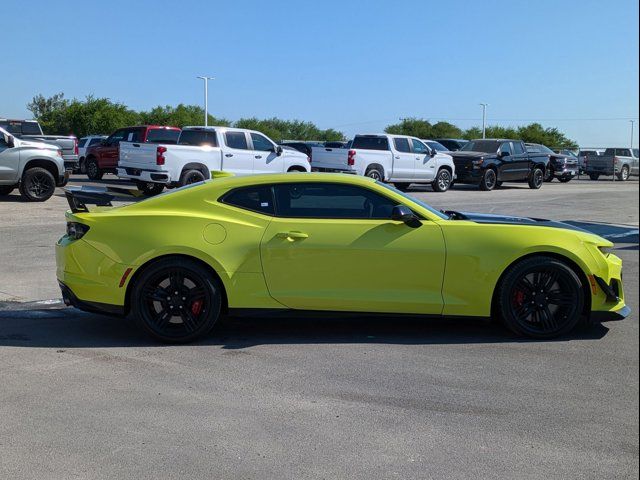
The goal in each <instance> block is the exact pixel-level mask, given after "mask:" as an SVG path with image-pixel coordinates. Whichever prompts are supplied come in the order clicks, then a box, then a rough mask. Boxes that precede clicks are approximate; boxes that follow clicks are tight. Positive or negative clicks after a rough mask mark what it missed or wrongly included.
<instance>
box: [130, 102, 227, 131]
mask: <svg viewBox="0 0 640 480" xmlns="http://www.w3.org/2000/svg"><path fill="white" fill-rule="evenodd" d="M140 119H141V122H142V123H144V124H148V125H169V126H174V127H180V128H182V127H185V126H187V125H204V109H203V108H202V107H200V106H197V105H184V104H182V103H181V104H179V105H178V106H177V107H172V106H170V105H166V106H164V107H162V106H157V107H155V108H153V109H151V110H149V111H148V112H140ZM207 123H208V125H217V126H229V125H231V123H230V122H229V121H228V120H225V119H223V118H219V119H218V118H215V117H214V116H213V115H208V117H207Z"/></svg>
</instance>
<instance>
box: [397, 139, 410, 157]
mask: <svg viewBox="0 0 640 480" xmlns="http://www.w3.org/2000/svg"><path fill="white" fill-rule="evenodd" d="M393 146H394V147H396V150H397V151H399V152H405V153H406V152H409V153H411V149H410V148H409V140H408V139H406V138H394V139H393Z"/></svg>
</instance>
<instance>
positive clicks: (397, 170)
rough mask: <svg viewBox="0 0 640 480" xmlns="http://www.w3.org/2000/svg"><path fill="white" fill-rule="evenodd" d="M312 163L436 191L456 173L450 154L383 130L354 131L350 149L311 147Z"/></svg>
mask: <svg viewBox="0 0 640 480" xmlns="http://www.w3.org/2000/svg"><path fill="white" fill-rule="evenodd" d="M311 167H312V169H313V170H317V171H330V172H344V173H353V174H356V175H365V176H367V177H371V178H375V179H376V180H380V181H385V182H391V183H393V184H395V186H396V187H397V188H399V189H400V190H406V189H407V188H409V186H410V185H411V184H412V183H423V184H424V183H426V184H430V185H431V186H432V187H433V189H434V190H435V191H436V192H445V191H447V190H448V189H449V187H450V186H451V185H452V184H453V180H454V179H455V173H456V171H455V165H454V164H453V158H452V157H451V155H447V154H445V153H442V152H437V151H436V150H434V149H431V148H430V147H428V146H427V145H425V144H424V142H423V141H422V140H420V139H419V138H415V137H408V136H406V135H390V134H386V133H382V134H375V135H356V136H355V137H354V139H353V142H352V143H351V146H350V148H349V149H345V148H326V147H314V148H313V149H312V150H311Z"/></svg>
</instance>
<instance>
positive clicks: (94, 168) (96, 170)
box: [84, 158, 104, 180]
mask: <svg viewBox="0 0 640 480" xmlns="http://www.w3.org/2000/svg"><path fill="white" fill-rule="evenodd" d="M84 163H85V166H84V168H85V171H86V172H87V177H89V179H90V180H102V176H103V175H104V172H103V171H102V170H100V167H99V166H98V161H97V160H96V159H95V158H89V159H87V160H85V162H84Z"/></svg>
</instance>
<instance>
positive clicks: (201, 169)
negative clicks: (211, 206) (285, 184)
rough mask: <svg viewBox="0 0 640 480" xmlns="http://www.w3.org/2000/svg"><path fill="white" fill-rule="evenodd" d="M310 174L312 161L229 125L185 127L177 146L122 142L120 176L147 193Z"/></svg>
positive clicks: (261, 135) (119, 162)
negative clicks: (217, 179) (230, 178)
mask: <svg viewBox="0 0 640 480" xmlns="http://www.w3.org/2000/svg"><path fill="white" fill-rule="evenodd" d="M223 171H224V172H229V173H233V174H235V175H251V174H258V173H284V172H309V171H311V165H310V159H309V157H308V156H307V155H305V154H304V153H301V152H298V151H297V150H294V149H292V148H287V147H281V146H279V145H276V143H275V142H273V141H272V140H271V139H269V138H268V137H266V136H265V135H263V134H262V133H260V132H256V131H253V130H245V129H241V128H229V127H184V128H183V129H182V132H180V136H179V137H178V142H177V145H171V144H148V143H135V142H120V157H119V161H118V177H120V178H123V179H127V180H132V181H134V182H136V184H137V185H138V188H139V189H140V190H142V191H143V192H144V193H145V194H147V195H155V194H157V193H160V192H161V191H162V190H163V188H164V187H169V188H173V187H177V186H183V185H187V184H190V183H195V182H200V181H202V180H206V179H208V178H211V172H223Z"/></svg>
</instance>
